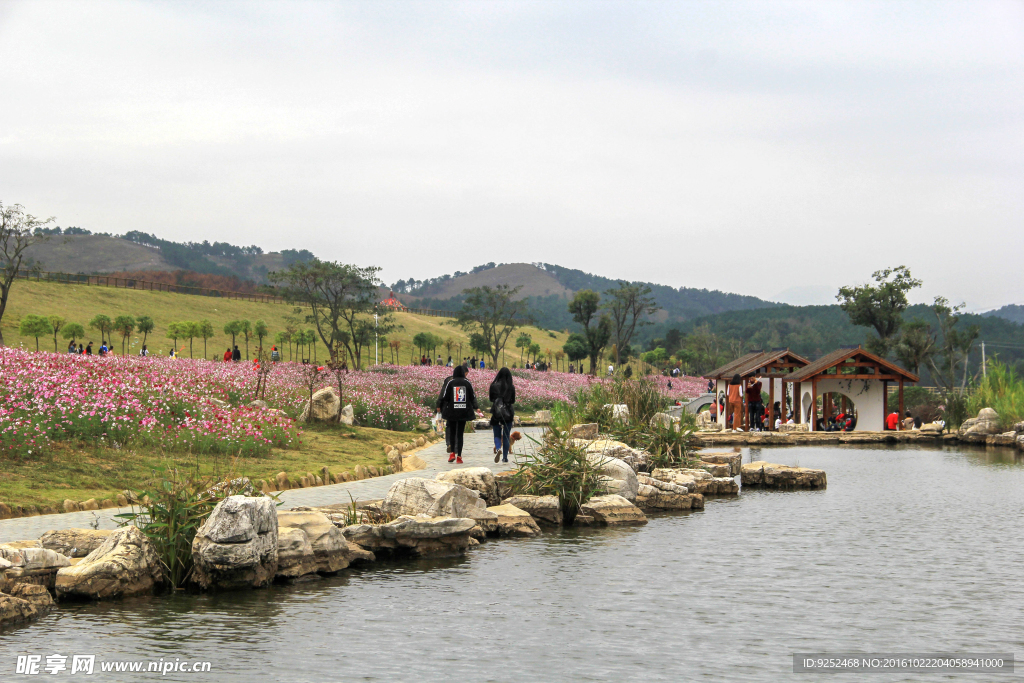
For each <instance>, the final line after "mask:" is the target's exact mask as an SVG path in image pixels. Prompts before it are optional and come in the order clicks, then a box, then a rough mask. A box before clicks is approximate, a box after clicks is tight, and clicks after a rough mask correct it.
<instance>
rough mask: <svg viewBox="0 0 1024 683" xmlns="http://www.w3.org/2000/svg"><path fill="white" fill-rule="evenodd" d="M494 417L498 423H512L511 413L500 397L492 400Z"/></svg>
mask: <svg viewBox="0 0 1024 683" xmlns="http://www.w3.org/2000/svg"><path fill="white" fill-rule="evenodd" d="M494 417H495V418H497V420H498V422H503V423H504V422H511V421H512V411H511V410H510V409H509V407H508V406H507V405H506V404H505V400H504V399H502V398H501V397H498V398H496V399H494Z"/></svg>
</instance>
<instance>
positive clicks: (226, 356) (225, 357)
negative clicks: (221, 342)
mask: <svg viewBox="0 0 1024 683" xmlns="http://www.w3.org/2000/svg"><path fill="white" fill-rule="evenodd" d="M229 360H231V347H228V350H227V351H225V352H224V362H225V363H227V362H228V361H229Z"/></svg>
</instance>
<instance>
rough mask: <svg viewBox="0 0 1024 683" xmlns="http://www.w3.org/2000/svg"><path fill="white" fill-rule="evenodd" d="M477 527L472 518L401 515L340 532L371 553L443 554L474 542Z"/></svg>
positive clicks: (458, 552)
mask: <svg viewBox="0 0 1024 683" xmlns="http://www.w3.org/2000/svg"><path fill="white" fill-rule="evenodd" d="M491 514H492V515H494V513H491ZM494 517H495V519H496V518H497V515H494ZM476 528H477V521H476V520H475V519H469V518H461V517H429V516H427V515H416V516H412V515H402V516H401V517H399V518H398V519H396V520H395V521H393V522H390V523H388V524H380V525H376V524H355V525H352V526H347V527H345V528H344V529H343V530H342V531H343V533H344V534H345V538H346V539H348V540H349V541H351V542H352V543H355V544H357V545H359V546H360V547H362V548H364V549H365V550H369V551H371V552H373V553H381V552H384V553H405V554H411V555H417V556H422V557H444V556H449V555H459V554H462V553H464V552H465V551H466V548H468V547H470V546H471V545H474V544H475V543H476V540H475V539H474V538H473V537H472V536H471V534H472V532H473V531H474V530H475V529H476Z"/></svg>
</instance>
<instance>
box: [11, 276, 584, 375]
mask: <svg viewBox="0 0 1024 683" xmlns="http://www.w3.org/2000/svg"><path fill="white" fill-rule="evenodd" d="M100 313H102V314H105V315H107V316H110V318H112V319H113V318H115V317H117V316H119V315H131V316H134V317H139V316H142V315H148V316H150V317H151V318H153V320H154V321H155V322H156V329H155V330H154V331H153V332H152V333H151V334H150V335H149V337H148V340H147V346H148V347H149V350H150V352H151V353H153V354H157V355H166V354H167V353H168V352H169V351H170V348H171V345H172V343H173V342H172V341H171V340H170V339H168V338H167V336H166V334H167V326H168V324H169V323H172V322H179V321H184V320H202V319H204V318H205V319H207V320H209V321H210V322H212V323H213V329H214V331H215V335H214V336H213V337H212V338H211V339H209V340H208V341H207V343H206V345H205V349H204V345H203V340H202V339H196V340H194V341H193V344H192V350H191V355H194V356H195V357H196V358H202V357H204V354H205V357H208V358H213V359H219V358H220V357H221V356H222V355H223V353H224V349H225V348H227V346H228V345H229V344H230V343H231V337H230V335H225V334H224V333H223V330H224V325H225V324H226V323H228V322H231V321H232V320H241V319H247V320H249V321H251V322H255V321H256V320H264V321H265V322H266V323H267V326H268V327H269V328H270V338H271V340H272V339H273V337H274V335H275V334H276V333H278V332H280V331H282V330H285V329H286V328H287V327H288V326H293V327H298V328H300V329H308V328H309V327H311V326H310V325H309V324H307V323H305V322H303V320H304V318H305V314H304V313H295V312H294V310H293V307H292V306H288V305H286V304H272V303H258V302H251V301H234V300H230V299H218V298H214V297H206V296H195V295H191V294H177V293H172V292H150V291H141V290H133V289H116V288H113V287H99V286H86V285H66V284H58V283H53V282H33V281H30V280H18V281H16V282H15V283H14V286H13V287H12V288H11V296H10V299H9V301H8V302H7V310H6V312H5V313H4V317H3V320H2V321H0V327H2V329H3V334H4V341H5V342H6V343H7V345H8V346H16V347H17V346H22V347H24V348H26V349H32V350H34V349H35V348H36V340H35V338H34V337H23V336H21V334H19V332H18V325H19V322H20V320H21V318H22V317H24V316H26V315H29V314H35V315H42V316H49V315H59V316H62V317H64V318H66V319H67V320H68V321H69V322H77V323H80V324H81V325H82V326H83V327H86V332H87V336H86V338H85V341H86V342H88V341H89V340H92V341H93V342H94V344H93V348H94V349H98V348H99V345H100V343H99V341H100V334H99V332H98V331H96V330H90V329H89V328H88V323H89V321H90V320H92V318H93V316H95V315H98V314H100ZM395 319H396V321H397V322H398V324H399V325H401V326H402V328H401V329H399V330H397V331H395V332H393V333H392V334H391V335H389V339H391V340H397V341H399V342H401V348H400V349H399V352H398V353H399V358H396V359H395V360H396V361H397V362H399V363H405V364H408V363H409V362H410V361H411V360H412V358H416V359H418V358H419V352H418V350H417V349H415V347H414V346H413V344H412V339H413V337H414V336H415V335H416V334H418V333H420V332H430V333H432V334H435V335H438V336H440V337H442V338H444V339H448V338H450V339H452V340H453V341H454V342H455V346H454V347H453V349H452V355H453V356H455V357H461V356H460V354H461V355H465V356H471V355H475V354H473V353H472V352H471V351H470V350H469V335H467V334H466V333H465V332H463V331H462V330H461V329H460V328H458V327H455V326H454V325H452V324H451V319H450V318H434V317H429V316H422V315H414V314H412V313H397V314H396V315H395ZM519 332H526V333H527V334H529V335H531V337H533V341H534V343H537V344H540V346H541V349H542V350H544V351H547V350H550V351H552V352H554V351H558V350H560V349H561V348H562V345H563V344H565V342H566V340H567V339H568V334H567V333H566V332H564V331H562V332H548V331H546V330H540V329H537V328H536V327H531V326H526V327H523V328H522V329H521V330H517V331H516V332H515V333H514V335H513V338H512V339H510V340H509V347H512V344H513V343H514V337H515V335H518V334H519ZM265 343H267V344H268V345H269V342H265ZM460 344H461V345H462V347H461V348H460V346H459V345H460ZM67 345H68V342H67V340H65V339H63V338H62V337H60V336H59V335H58V338H57V349H58V350H63V349H66V348H67ZM238 346H239V348H240V349H241V350H242V357H243V358H244V357H246V349H245V342H244V340H239V341H238ZM114 347H115V351H116V352H117V353H120V352H121V339H120V337H115V342H114ZM141 347H142V336H141V335H137V334H135V335H132V336H131V337H130V338H129V339H128V340H127V342H126V343H125V350H126V352H127V353H129V354H137V353H138V352H139V349H140V348H141ZM39 348H40V349H50V350H53V349H54V343H53V338H52V337H41V338H40V339H39ZM254 349H255V343H254V342H250V348H249V353H250V354H251V353H252V352H253V351H254ZM178 351H179V353H181V354H183V355H185V356H188V355H190V351H189V346H188V341H187V340H185V341H182V340H180V339H179V340H178ZM283 351H284V353H285V358H286V359H287V358H288V353H289V351H288V350H284V349H283ZM315 351H316V353H317V354H318V358H319V359H322V358H323V357H324V348H323V345H322V344H317V348H316V349H315ZM365 353H366V352H365V351H364V354H365ZM379 353H380V360H381V361H382V362H383V361H389V362H390V361H391V360H392V355H391V350H390V349H389V348H388V347H387V345H386V343H382V344H381V348H380V349H379ZM435 353H439V354H443V355H444V356H445V359H447V356H448V351H447V349H445V348H443V347H442V348H440V349H437V350H436V352H435ZM506 353H507V356H506V361H507V363H508V365H511V364H512V363H520V358H519V356H520V353H519V349H516V348H514V347H512V348H509V349H508V350H507V352H506ZM368 355H369V358H368V359H366V358H365V357H364V360H363V364H364V366H365V365H367V364H372V363H373V348H372V347H371V348H370V350H369V354H368Z"/></svg>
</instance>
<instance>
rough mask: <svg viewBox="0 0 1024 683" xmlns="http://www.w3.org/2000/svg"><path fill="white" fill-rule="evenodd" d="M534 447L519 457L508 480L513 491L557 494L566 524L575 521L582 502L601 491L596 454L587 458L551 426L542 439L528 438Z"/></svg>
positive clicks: (533, 493)
mask: <svg viewBox="0 0 1024 683" xmlns="http://www.w3.org/2000/svg"><path fill="white" fill-rule="evenodd" d="M527 438H528V439H530V440H531V441H533V442H534V444H535V445H536V446H537V448H536V450H533V449H530V450H529V451H528V452H527V453H526V454H525V455H523V456H520V460H519V468H518V469H517V470H516V471H515V474H513V475H512V476H511V477H510V478H509V479H510V481H509V483H510V485H511V488H512V491H513V492H515V493H526V494H530V495H535V496H549V495H553V496H557V497H558V504H559V507H561V509H562V519H563V521H564V523H565V524H566V525H570V524H572V523H573V522H574V521H575V520H576V515H578V514H579V511H580V508H581V507H583V504H584V503H586V502H587V501H588V500H590V499H591V498H592V497H594V496H596V495H599V494H601V493H604V485H603V484H602V483H601V466H602V465H603V464H604V461H603V460H602V459H601V458H599V457H588V456H587V453H586V452H585V451H584V448H583V447H581V446H578V445H575V444H573V443H572V439H570V438H569V435H568V433H567V432H563V431H559V430H558V429H557V428H552V429H551V430H550V431H549V432H548V434H547V435H546V436H545V439H544V441H543V442H539V441H537V440H536V439H533V438H532V437H529V436H528V437H527Z"/></svg>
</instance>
